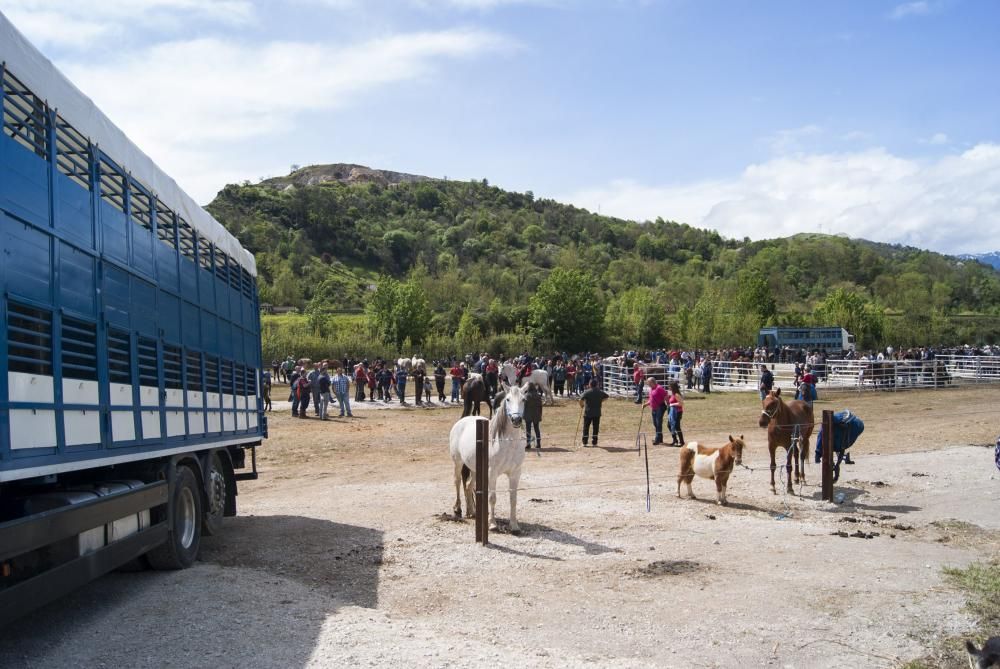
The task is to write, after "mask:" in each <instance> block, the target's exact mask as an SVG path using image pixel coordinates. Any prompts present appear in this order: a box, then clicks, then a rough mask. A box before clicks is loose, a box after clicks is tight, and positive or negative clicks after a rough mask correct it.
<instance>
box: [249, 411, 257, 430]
mask: <svg viewBox="0 0 1000 669" xmlns="http://www.w3.org/2000/svg"><path fill="white" fill-rule="evenodd" d="M247 418H248V419H249V421H250V427H251V428H256V427H257V412H256V411H251V412H250V413H248V414H247Z"/></svg>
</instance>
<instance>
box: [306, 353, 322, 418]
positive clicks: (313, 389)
mask: <svg viewBox="0 0 1000 669" xmlns="http://www.w3.org/2000/svg"><path fill="white" fill-rule="evenodd" d="M319 365H320V364H319V363H318V362H317V363H314V364H313V370H312V371H311V372H309V376H307V377H306V378H308V379H309V393H310V394H311V395H312V402H313V407H315V409H316V415H317V417H318V416H319V399H320V397H319V377H320V375H321V372H320V367H319Z"/></svg>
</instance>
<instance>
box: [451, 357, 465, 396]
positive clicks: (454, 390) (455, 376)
mask: <svg viewBox="0 0 1000 669" xmlns="http://www.w3.org/2000/svg"><path fill="white" fill-rule="evenodd" d="M462 372H463V370H462V368H461V366H459V364H458V362H456V363H455V364H454V365H453V366H452V368H451V369H450V370H449V371H448V373H449V374H451V401H452V402H456V403H457V402H458V396H459V394H460V391H461V390H462V381H463V378H462V376H463V375H462Z"/></svg>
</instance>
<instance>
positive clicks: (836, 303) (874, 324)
mask: <svg viewBox="0 0 1000 669" xmlns="http://www.w3.org/2000/svg"><path fill="white" fill-rule="evenodd" d="M813 314H814V319H815V322H816V324H817V325H839V326H840V327H842V328H844V329H846V330H847V331H848V332H850V333H851V334H853V335H854V338H855V342H856V343H857V345H858V346H859V347H860V348H862V349H873V348H877V347H879V346H880V345H881V344H882V342H883V340H884V337H885V319H884V317H883V316H882V310H881V309H879V308H878V306H877V305H875V304H874V303H873V302H870V301H869V300H867V299H865V298H864V297H862V296H861V295H859V294H858V293H856V292H853V291H847V290H844V289H843V288H836V289H834V290H832V291H830V293H829V294H828V295H827V296H826V298H825V299H824V300H823V301H822V302H820V303H819V304H818V305H816V309H815V310H814V312H813Z"/></svg>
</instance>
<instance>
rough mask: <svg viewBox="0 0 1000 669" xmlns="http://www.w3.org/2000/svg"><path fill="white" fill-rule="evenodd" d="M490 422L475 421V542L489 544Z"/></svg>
mask: <svg viewBox="0 0 1000 669" xmlns="http://www.w3.org/2000/svg"><path fill="white" fill-rule="evenodd" d="M489 495H490V422H489V421H488V420H485V419H483V420H477V421H476V541H477V542H478V543H481V544H482V545H484V546H485V545H486V544H488V543H489V542H490V500H489Z"/></svg>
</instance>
